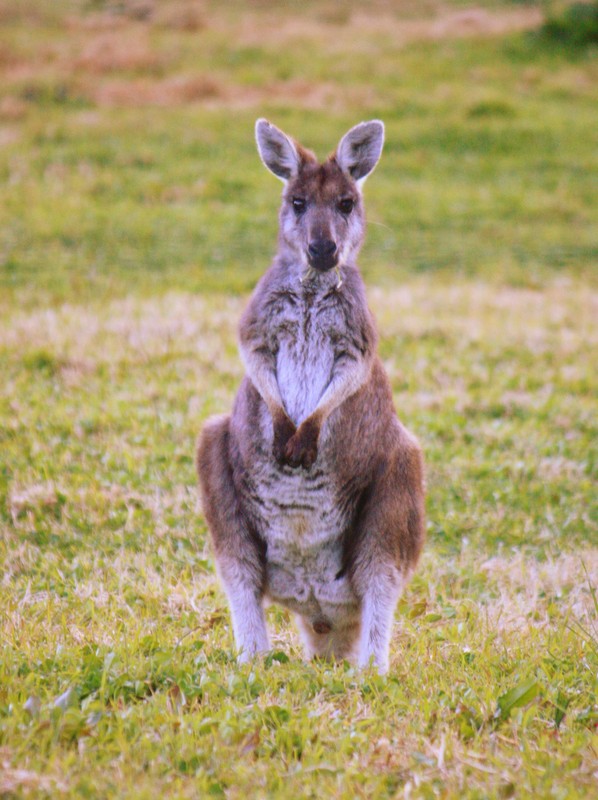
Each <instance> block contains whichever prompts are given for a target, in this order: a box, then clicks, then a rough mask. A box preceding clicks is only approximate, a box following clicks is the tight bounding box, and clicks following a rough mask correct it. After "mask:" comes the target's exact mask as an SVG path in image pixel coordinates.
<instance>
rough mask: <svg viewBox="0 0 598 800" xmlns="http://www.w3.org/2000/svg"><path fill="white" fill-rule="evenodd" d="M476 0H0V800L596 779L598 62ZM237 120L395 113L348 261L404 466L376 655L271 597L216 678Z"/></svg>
mask: <svg viewBox="0 0 598 800" xmlns="http://www.w3.org/2000/svg"><path fill="white" fill-rule="evenodd" d="M466 5H467V4H464V3H453V4H446V5H444V6H441V5H440V4H439V3H433V2H430V3H425V4H417V3H408V2H405V3H398V2H397V3H391V4H388V3H384V2H379V3H375V4H373V6H372V8H373V11H372V12H371V14H370V15H369V17H367V18H364V17H359V9H358V6H357V4H355V5H352V4H351V3H347V4H346V5H343V7H342V8H341V7H340V6H339V5H338V4H333V3H328V2H324V3H312V2H309V3H307V4H306V3H302V4H301V5H292V4H291V5H286V6H283V5H280V6H278V5H277V6H275V7H274V8H272V7H271V4H262V3H251V4H244V3H241V2H235V3H233V4H227V5H226V6H225V7H224V8H221V7H220V6H217V5H216V4H211V3H204V4H202V5H201V6H199V5H194V4H190V3H177V4H172V5H170V4H166V5H164V6H162V5H160V6H159V7H158V9H157V10H155V11H154V14H153V16H152V15H150V17H149V18H148V19H145V20H141V21H140V20H139V19H136V18H135V14H134V13H133V12H132V11H131V9H132V8H133V6H131V4H127V3H124V4H116V3H102V2H93V3H77V2H66V1H65V2H60V3H53V4H47V3H42V2H41V0H39V2H38V0H31V1H30V2H27V3H17V4H15V3H8V2H5V3H0V72H1V73H2V81H0V179H1V180H0V373H1V375H2V380H1V381H0V586H1V590H0V648H1V649H0V797H7V798H13V797H14V798H21V797H35V798H37V797H51V798H57V797H58V798H62V797H64V798H75V797H76V798H79V797H90V798H102V799H103V798H123V797H135V798H145V797H147V798H154V797H157V796H160V797H173V798H179V797H180V798H196V797H201V798H203V797H210V796H214V797H229V798H239V797H244V798H247V797H279V798H296V797H297V798H298V797H314V798H315V797H317V798H320V797H339V798H347V800H348V799H349V798H355V797H363V798H370V797H376V798H391V797H401V798H403V797H404V798H436V797H440V798H451V800H452V799H453V798H454V799H455V800H456V798H464V797H466V798H472V799H473V798H475V799H476V800H477V798H479V799H480V800H482V798H509V797H521V798H534V799H535V798H567V799H568V798H585V797H588V798H589V797H591V796H593V793H594V792H595V784H596V763H597V757H598V728H597V724H598V701H597V691H598V687H597V679H596V676H597V674H598V621H597V619H598V608H597V606H596V595H595V590H596V588H597V587H598V535H597V527H598V526H597V521H598V504H597V502H596V490H595V486H596V473H597V444H596V443H597V441H598V430H597V427H598V426H597V414H596V396H597V392H598V377H597V375H596V363H598V335H597V325H596V320H597V319H598V289H597V285H596V255H597V237H596V231H597V230H598V219H597V217H598V214H597V208H598V203H597V202H596V201H597V199H598V198H597V195H598V193H597V191H596V183H595V170H596V152H597V144H598V133H597V131H598V126H596V111H595V109H596V100H597V99H598V98H597V95H598V92H597V91H596V86H598V81H597V80H596V78H597V77H598V75H597V63H598V62H597V61H596V49H595V46H591V45H590V46H582V47H574V46H572V45H571V44H570V43H567V42H559V41H558V40H557V41H556V42H555V41H549V40H547V39H546V38H543V37H542V36H541V35H539V34H538V33H537V29H538V27H539V24H540V22H539V20H538V21H536V17H534V16H533V15H534V14H535V13H536V10H535V7H534V6H533V4H529V3H514V2H513V3H507V2H502V3H501V2H488V3H483V4H476V5H477V7H478V11H476V12H475V13H474V21H475V20H477V23H476V24H477V25H478V26H480V25H481V26H482V27H484V26H485V29H484V30H486V33H484V31H482V32H481V33H480V32H479V29H478V35H473V36H472V35H465V36H462V35H461V34H463V33H464V32H465V33H467V31H466V30H465V31H464V30H463V26H464V25H465V28H467V25H468V24H469V25H470V26H471V19H472V18H471V17H470V18H469V19H470V22H469V23H467V18H466V20H465V23H464V22H463V18H462V17H461V18H459V17H455V16H454V15H455V14H459V13H461V12H462V11H463V8H464V7H465V8H466ZM480 5H482V6H483V10H482V11H480V10H479V8H480ZM114 9H116V11H119V12H122V11H123V9H124V10H125V11H126V12H127V13H118V14H116V15H115V14H114V13H112V12H113V11H114ZM469 13H470V14H471V13H472V12H469ZM106 14H111V16H108V17H107V16H106ZM435 14H437V15H438V16H436V17H435V16H434V15H435ZM380 15H382V16H380ZM475 15H477V16H475ZM480 15H481V16H480ZM484 15H485V16H484ZM438 19H439V20H440V23H442V25H444V28H442V30H443V31H444V33H442V35H440V34H438V30H439V28H434V25H438V24H439V23H438ZM459 19H461V21H459ZM505 19H508V20H509V26H511V27H512V28H513V30H510V31H509V30H505V29H504V28H501V29H500V35H498V33H496V24H497V21H500V20H503V22H504V20H505ZM449 23H450V24H449ZM522 24H524V25H526V26H528V27H531V28H532V30H529V31H521V30H515V28H518V27H519V26H520V25H522ZM410 26H411V27H410ZM493 26H494V27H493ZM507 27H508V26H507ZM435 31H436V32H435ZM488 31H490V33H492V31H494V33H492V35H490V33H488ZM482 34H483V35H482ZM123 43H124V44H123ZM106 52H109V53H110V54H111V55H110V57H109V58H107V57H106V55H105V53H106ZM181 87H182V88H181ZM261 115H266V116H269V117H271V118H272V119H273V120H274V121H275V122H276V123H277V124H279V125H281V126H282V127H283V128H285V129H286V130H288V131H289V132H290V133H293V134H295V135H296V136H297V137H298V138H300V139H301V140H302V141H304V142H305V143H306V144H307V145H308V146H311V147H313V148H314V149H316V150H317V152H318V153H320V154H322V155H323V154H325V153H326V152H328V151H329V150H330V149H331V148H332V147H333V146H334V143H335V142H336V141H337V140H338V139H339V138H340V136H341V135H342V134H343V133H344V132H345V130H346V129H347V128H348V127H349V126H350V125H351V124H354V123H355V122H356V121H359V120H360V119H365V118H368V117H373V116H379V117H381V118H383V119H384V120H385V122H386V124H387V144H386V148H385V153H384V156H383V160H382V162H381V164H380V165H379V167H378V169H377V172H376V174H375V175H374V176H373V177H372V178H371V180H370V181H369V182H368V184H367V188H366V195H367V204H368V212H369V218H370V222H371V223H372V224H371V225H370V228H369V233H368V241H367V243H366V246H365V248H364V253H363V256H362V259H361V262H362V266H363V272H364V275H365V277H366V280H367V283H368V287H369V298H370V303H371V306H372V308H373V310H374V312H375V314H376V317H377V319H378V323H379V327H380V331H381V344H380V349H381V354H382V356H383V359H384V361H385V364H386V367H387V370H388V372H389V375H390V378H391V382H392V386H393V391H394V395H395V401H396V405H397V408H398V410H399V413H400V416H401V417H402V419H403V420H404V421H405V422H406V424H407V425H408V426H409V427H410V428H411V429H412V430H413V431H414V432H415V433H417V435H418V436H419V438H420V440H421V442H422V445H423V448H424V451H425V455H426V461H427V465H428V500H427V510H428V544H427V547H426V551H425V554H424V557H423V559H422V563H421V565H420V568H419V570H418V572H417V573H416V576H415V578H414V580H413V582H412V584H411V586H410V587H409V589H408V591H407V593H406V595H405V598H404V600H402V601H401V604H400V606H399V609H398V611H397V620H396V629H395V634H394V637H393V642H392V647H391V669H390V673H389V676H388V678H387V679H380V678H378V677H377V676H375V675H373V674H369V673H368V674H365V675H359V674H357V673H355V671H354V670H353V669H352V668H350V667H349V666H348V665H346V664H341V665H336V666H331V665H327V664H324V663H310V664H306V663H304V662H303V661H302V659H301V650H300V647H299V642H298V639H297V636H296V634H295V633H294V631H293V628H292V623H291V621H290V619H289V616H288V614H287V613H286V612H284V611H283V610H281V609H278V608H272V609H270V610H269V612H268V614H269V621H270V625H271V628H272V631H273V642H274V644H273V648H274V649H273V651H272V652H271V653H270V655H269V656H268V657H267V658H266V659H265V661H260V662H258V663H255V664H253V665H250V666H244V667H238V666H237V665H236V664H235V662H234V658H233V655H234V653H233V644H232V637H231V632H230V625H229V619H228V612H227V609H226V603H225V600H224V597H223V594H222V592H221V590H220V588H219V586H218V583H217V580H216V578H215V574H214V565H213V560H212V556H211V553H210V549H209V546H208V543H207V539H206V528H205V523H204V521H203V517H202V515H201V512H200V510H199V508H198V505H197V498H196V491H195V477H194V469H193V442H194V439H195V437H196V435H197V432H198V430H199V428H200V427H201V424H202V422H203V420H204V419H205V418H206V417H208V416H209V415H210V414H213V413H219V412H223V411H227V410H228V409H229V408H230V406H231V403H232V399H233V397H234V393H235V390H236V387H237V385H238V383H239V380H240V379H241V375H242V367H241V364H240V361H239V358H238V355H237V349H236V340H235V329H236V325H237V321H238V319H239V316H240V314H241V311H242V308H243V305H244V303H245V299H246V293H247V292H248V291H249V290H250V289H251V287H252V286H253V284H254V283H255V281H256V279H257V277H258V276H259V275H260V274H261V272H263V270H264V269H265V267H266V266H267V264H268V262H269V259H270V257H271V255H272V252H273V248H274V243H275V235H276V209H277V202H278V197H277V196H278V193H279V191H280V184H278V183H277V182H276V181H274V180H273V179H272V178H271V177H270V176H269V175H268V174H267V173H266V172H265V171H264V169H263V167H262V166H261V165H260V163H259V159H258V156H257V153H256V152H255V145H254V143H253V132H252V128H253V122H254V120H255V118H256V117H258V116H261Z"/></svg>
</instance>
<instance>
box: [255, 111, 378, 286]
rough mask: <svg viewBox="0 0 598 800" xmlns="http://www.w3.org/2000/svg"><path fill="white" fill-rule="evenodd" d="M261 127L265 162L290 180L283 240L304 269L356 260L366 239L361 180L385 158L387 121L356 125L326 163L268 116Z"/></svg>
mask: <svg viewBox="0 0 598 800" xmlns="http://www.w3.org/2000/svg"><path fill="white" fill-rule="evenodd" d="M255 131H256V139H257V146H258V151H259V154H260V156H261V159H262V161H263V162H264V164H265V165H266V166H267V167H268V169H269V170H270V171H271V172H273V173H274V175H276V177H277V178H280V179H281V180H282V181H283V182H284V184H285V188H284V191H283V199H282V206H281V209H280V239H281V244H282V245H283V246H285V249H288V250H290V251H291V253H292V256H293V258H294V259H297V263H298V264H299V265H301V266H302V268H304V269H309V268H311V269H312V270H316V271H317V272H327V271H328V270H331V269H334V268H337V269H338V268H339V267H342V266H343V264H346V263H350V262H351V261H352V260H353V258H354V257H355V255H356V253H357V251H358V250H359V247H360V245H361V243H362V241H363V235H364V232H365V215H364V210H363V201H362V196H361V185H362V184H363V182H364V180H365V179H366V178H367V176H368V175H369V174H370V172H372V170H373V169H374V167H375V166H376V164H377V163H378V159H379V158H380V153H381V152H382V145H383V143H384V125H383V124H382V122H380V121H379V120H372V121H371V122H362V123H360V124H359V125H356V126H355V127H354V128H351V130H350V131H349V132H348V133H347V134H345V136H343V138H342V139H341V140H340V142H339V144H338V147H337V148H336V151H335V152H334V153H333V154H332V155H331V156H330V157H329V158H328V159H327V160H326V161H324V162H323V163H321V164H320V163H319V162H318V160H317V159H316V157H315V155H314V154H313V153H312V152H310V151H309V150H305V149H304V148H303V147H301V145H299V144H298V143H297V142H295V141H294V140H293V139H291V138H290V137H288V136H287V135H286V134H285V133H283V132H282V131H281V130H279V129H278V128H277V127H275V126H274V125H272V124H271V123H270V122H268V121H267V120H265V119H259V120H258V121H257V123H256V127H255Z"/></svg>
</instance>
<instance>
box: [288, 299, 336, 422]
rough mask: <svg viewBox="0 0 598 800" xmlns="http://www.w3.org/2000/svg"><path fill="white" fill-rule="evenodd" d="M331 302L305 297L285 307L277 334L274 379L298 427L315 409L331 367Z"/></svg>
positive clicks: (334, 325) (327, 380)
mask: <svg viewBox="0 0 598 800" xmlns="http://www.w3.org/2000/svg"><path fill="white" fill-rule="evenodd" d="M335 329H338V315H337V314H336V310H335V303H334V300H333V299H331V298H328V299H327V298H326V297H323V298H317V297H315V298H314V297H311V298H310V297H309V296H305V295H300V296H297V295H295V296H294V301H293V302H291V303H289V304H287V305H286V306H285V309H284V314H283V316H282V319H281V324H280V327H279V330H278V336H277V339H278V342H277V344H278V352H277V356H276V377H277V380H278V387H279V390H280V394H281V397H282V400H283V403H284V406H285V409H286V412H287V414H288V415H289V417H290V418H291V419H292V420H293V422H294V423H295V424H296V425H299V424H300V423H301V422H302V421H303V420H304V419H305V418H306V417H308V416H309V415H310V414H311V413H312V411H314V409H315V408H316V406H317V404H318V401H319V399H320V397H321V396H322V394H323V393H324V390H325V389H326V387H327V386H328V383H329V381H330V377H331V374H332V368H333V365H334V358H335V351H334V344H333V336H332V332H333V331H335Z"/></svg>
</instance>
